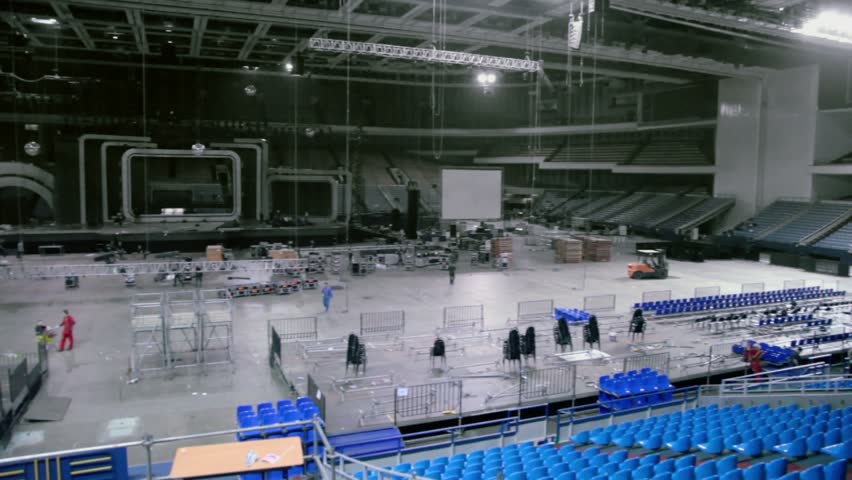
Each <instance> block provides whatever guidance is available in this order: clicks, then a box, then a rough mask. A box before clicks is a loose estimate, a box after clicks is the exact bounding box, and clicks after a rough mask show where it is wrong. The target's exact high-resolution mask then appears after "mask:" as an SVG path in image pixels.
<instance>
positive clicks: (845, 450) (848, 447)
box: [821, 440, 852, 460]
mask: <svg viewBox="0 0 852 480" xmlns="http://www.w3.org/2000/svg"><path fill="white" fill-rule="evenodd" d="M821 452H822V453H825V454H828V455H831V456H832V457H835V458H844V459H846V460H849V459H850V458H852V440H846V441H845V442H843V443H838V444H836V445H829V446H826V447H823V448H822V449H821Z"/></svg>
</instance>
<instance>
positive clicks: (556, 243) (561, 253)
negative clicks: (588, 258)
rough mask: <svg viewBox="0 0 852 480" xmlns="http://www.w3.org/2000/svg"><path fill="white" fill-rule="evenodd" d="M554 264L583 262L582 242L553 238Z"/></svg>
mask: <svg viewBox="0 0 852 480" xmlns="http://www.w3.org/2000/svg"><path fill="white" fill-rule="evenodd" d="M553 250H554V251H555V252H556V256H555V257H554V260H555V261H556V263H580V262H581V261H582V260H583V242H581V241H580V240H576V239H573V238H554V239H553Z"/></svg>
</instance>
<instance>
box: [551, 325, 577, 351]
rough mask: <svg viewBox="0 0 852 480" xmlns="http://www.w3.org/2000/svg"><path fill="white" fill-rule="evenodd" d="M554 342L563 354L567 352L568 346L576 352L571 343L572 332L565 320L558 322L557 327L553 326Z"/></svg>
mask: <svg viewBox="0 0 852 480" xmlns="http://www.w3.org/2000/svg"><path fill="white" fill-rule="evenodd" d="M553 342H554V343H555V344H556V345H557V346H558V347H559V350H560V351H562V352H564V351H565V347H566V346H567V347H568V348H570V349H571V350H574V345H573V344H572V343H571V330H570V329H569V328H568V322H566V321H565V319H564V318H560V319H558V320H556V325H554V326H553Z"/></svg>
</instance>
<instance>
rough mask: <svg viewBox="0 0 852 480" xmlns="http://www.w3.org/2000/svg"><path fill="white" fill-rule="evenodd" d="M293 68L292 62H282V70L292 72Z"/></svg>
mask: <svg viewBox="0 0 852 480" xmlns="http://www.w3.org/2000/svg"><path fill="white" fill-rule="evenodd" d="M293 68H294V67H293V64H292V63H290V62H287V63H285V64H284V71H286V72H287V73H293Z"/></svg>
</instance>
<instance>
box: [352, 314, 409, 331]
mask: <svg viewBox="0 0 852 480" xmlns="http://www.w3.org/2000/svg"><path fill="white" fill-rule="evenodd" d="M360 332H361V333H360V336H361V337H365V338H366V337H377V336H386V337H392V336H397V337H400V336H402V335H403V334H404V333H405V311H404V310H392V311H389V312H365V313H362V314H361V330H360Z"/></svg>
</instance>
